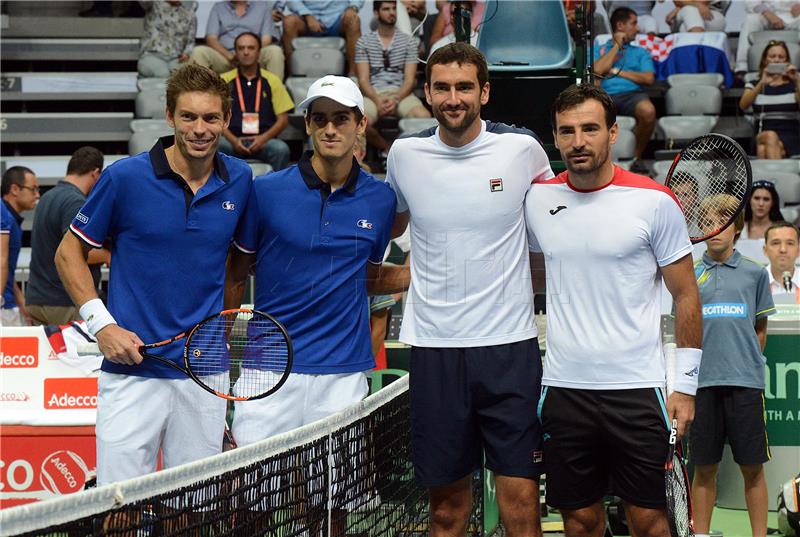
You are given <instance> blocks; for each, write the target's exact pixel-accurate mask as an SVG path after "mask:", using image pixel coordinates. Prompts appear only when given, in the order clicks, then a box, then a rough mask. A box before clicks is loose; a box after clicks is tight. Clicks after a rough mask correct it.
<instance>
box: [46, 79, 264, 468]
mask: <svg viewBox="0 0 800 537" xmlns="http://www.w3.org/2000/svg"><path fill="white" fill-rule="evenodd" d="M230 106H231V105H230V90H229V87H228V84H226V83H225V82H224V81H223V80H222V79H221V78H220V77H219V75H217V74H216V73H214V72H213V71H212V70H210V69H208V68H205V67H201V66H198V65H194V64H188V65H186V66H184V67H181V68H180V69H179V70H177V71H176V72H175V73H174V74H173V75H172V77H171V78H170V79H169V81H168V82H167V121H168V122H169V124H170V125H171V126H172V127H174V130H175V135H174V137H172V136H170V137H165V138H161V139H160V140H159V141H158V142H157V143H156V144H155V145H154V146H153V148H152V149H151V150H150V152H149V153H140V154H139V155H136V156H133V157H130V158H127V159H123V160H121V161H118V162H116V163H114V164H112V165H111V166H109V167H108V168H106V169H105V171H104V172H103V174H102V175H101V177H100V180H99V182H98V183H97V186H96V187H95V189H94V190H93V191H92V193H91V195H90V196H89V198H88V199H87V201H86V204H85V205H84V206H83V208H82V209H81V210H80V212H79V213H78V214H77V215H76V216H75V219H74V220H73V222H72V225H71V226H70V229H71V231H72V233H67V234H66V235H65V236H64V239H63V241H62V242H61V245H60V246H59V249H58V251H57V252H56V265H57V267H58V271H59V274H60V275H61V279H62V281H63V282H64V286H65V288H66V289H67V292H69V294H70V296H71V297H72V300H73V301H74V302H75V304H76V305H78V306H80V314H81V316H82V317H83V319H84V320H85V321H86V323H87V326H88V329H89V332H91V333H92V334H93V335H94V336H95V337H96V338H97V341H98V343H99V346H100V350H101V351H102V352H103V354H104V355H105V360H103V365H102V373H101V375H100V380H99V397H98V404H97V481H98V484H106V483H110V482H115V481H121V480H124V479H129V478H132V477H136V476H139V475H142V474H145V473H148V472H152V471H155V469H156V458H157V454H158V450H159V448H160V449H161V452H162V462H163V466H164V467H165V468H169V467H173V466H178V465H180V464H184V463H187V462H190V461H193V460H196V459H200V458H203V457H208V456H210V455H213V454H216V453H219V452H220V451H221V447H222V438H223V434H224V428H225V409H226V405H225V400H224V399H221V398H217V397H214V396H213V395H211V394H209V393H206V392H205V391H204V390H203V389H202V388H200V387H199V386H198V385H196V384H195V383H194V382H192V381H191V380H189V379H188V378H185V377H183V376H182V375H181V374H180V373H178V372H177V371H175V370H173V369H172V368H169V367H165V366H164V365H162V364H160V363H159V362H157V361H155V360H144V361H143V360H142V357H141V356H140V355H139V353H138V350H137V347H138V346H139V345H141V344H142V342H145V343H153V342H157V341H162V340H164V339H168V338H170V337H172V336H174V335H177V334H179V333H180V332H182V331H184V330H186V329H188V328H190V327H191V326H193V325H194V324H196V323H198V322H200V321H201V320H203V319H204V318H206V317H208V316H210V315H212V314H214V313H216V312H218V311H220V310H221V309H222V305H223V289H224V281H225V261H226V258H227V255H228V250H229V246H230V243H231V240H232V238H233V235H234V231H235V229H236V227H237V225H238V224H239V221H240V216H241V214H242V213H243V210H244V207H245V205H246V203H247V198H248V196H249V194H250V189H251V186H252V181H251V178H252V172H251V171H250V168H249V167H248V166H247V164H246V163H245V162H243V161H241V160H239V159H236V158H233V157H229V156H227V155H223V154H221V153H218V152H217V145H218V143H219V139H220V137H221V136H222V132H223V130H224V129H225V127H226V126H227V125H228V122H229V120H230ZM107 238H110V239H111V259H112V263H111V278H110V282H109V291H108V309H106V307H105V306H104V305H103V303H102V301H100V299H98V298H97V295H96V293H95V289H94V285H93V282H92V278H91V273H90V272H89V268H88V265H87V264H86V257H87V255H88V252H89V250H90V249H91V248H99V247H101V246H102V245H103V243H104V242H105V241H106V239H107ZM163 349H164V352H162V353H159V354H162V355H163V356H165V357H168V358H171V359H174V360H175V361H179V360H181V357H182V352H181V343H180V342H178V343H175V344H172V345H170V346H167V347H163Z"/></svg>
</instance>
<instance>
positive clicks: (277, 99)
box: [267, 71, 294, 116]
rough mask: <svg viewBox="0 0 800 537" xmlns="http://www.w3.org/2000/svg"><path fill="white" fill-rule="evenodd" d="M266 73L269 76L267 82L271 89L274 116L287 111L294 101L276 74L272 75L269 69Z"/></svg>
mask: <svg viewBox="0 0 800 537" xmlns="http://www.w3.org/2000/svg"><path fill="white" fill-rule="evenodd" d="M267 74H268V77H269V78H267V82H269V87H270V89H271V90H272V111H273V112H275V115H276V116H277V115H278V114H283V113H285V112H288V111H289V110H291V109H292V108H294V101H292V98H291V96H289V92H288V91H287V90H286V86H285V85H284V84H283V82H281V80H280V79H279V78H278V77H277V76H274V75H272V73H270V72H269V71H267ZM270 75H271V76H270Z"/></svg>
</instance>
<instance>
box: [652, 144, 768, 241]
mask: <svg viewBox="0 0 800 537" xmlns="http://www.w3.org/2000/svg"><path fill="white" fill-rule="evenodd" d="M752 184H753V172H752V169H751V167H750V161H749V160H748V158H747V154H746V153H745V152H744V150H743V149H742V148H741V146H740V145H739V144H737V143H736V142H735V141H734V140H732V139H731V138H728V137H727V136H723V135H722V134H716V133H711V134H706V135H704V136H700V137H698V138H695V139H694V140H692V141H691V142H690V143H689V145H687V146H686V147H685V148H683V150H681V152H680V154H679V155H678V156H677V157H676V159H675V162H673V163H672V167H671V168H670V170H669V173H668V174H667V181H666V186H667V188H669V189H670V190H672V192H673V194H675V197H676V198H678V201H679V202H680V205H681V208H682V209H683V214H684V216H685V217H686V226H687V228H688V230H689V238H690V239H691V241H692V244H696V243H698V242H702V241H705V240H708V239H710V238H711V237H714V236H716V235H718V234H719V233H721V232H722V231H723V230H724V229H725V228H727V227H728V226H729V225H730V224H731V223H733V221H734V220H735V219H736V217H737V216H739V213H741V212H742V210H744V205H745V203H747V201H748V199H749V198H750V189H751V187H752Z"/></svg>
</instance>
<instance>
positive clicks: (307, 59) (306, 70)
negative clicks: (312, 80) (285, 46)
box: [291, 47, 345, 77]
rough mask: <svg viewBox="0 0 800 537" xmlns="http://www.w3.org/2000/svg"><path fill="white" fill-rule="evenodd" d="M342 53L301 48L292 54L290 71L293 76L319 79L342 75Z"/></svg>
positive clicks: (331, 50) (343, 64)
mask: <svg viewBox="0 0 800 537" xmlns="http://www.w3.org/2000/svg"><path fill="white" fill-rule="evenodd" d="M344 66H345V57H344V53H343V52H342V51H340V50H338V49H332V48H319V47H313V48H301V49H297V50H295V51H294V52H293V53H292V60H291V70H292V75H294V76H313V77H321V76H325V75H340V74H342V73H344Z"/></svg>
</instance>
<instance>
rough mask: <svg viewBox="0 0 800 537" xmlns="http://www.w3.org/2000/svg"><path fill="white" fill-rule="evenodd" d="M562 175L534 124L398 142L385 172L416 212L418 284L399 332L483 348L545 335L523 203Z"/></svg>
mask: <svg viewBox="0 0 800 537" xmlns="http://www.w3.org/2000/svg"><path fill="white" fill-rule="evenodd" d="M551 177H553V172H552V170H551V169H550V162H549V161H548V159H547V155H546V154H545V152H544V149H543V148H542V146H541V144H540V143H539V142H538V141H537V140H536V138H535V137H534V136H533V133H531V132H530V131H528V130H525V129H518V128H515V127H509V126H508V125H504V124H500V123H491V122H482V127H481V133H480V135H479V136H478V137H477V138H476V139H475V140H473V141H472V142H470V143H469V144H467V145H465V146H463V147H450V146H448V145H446V144H445V143H444V142H442V141H441V139H440V138H439V134H438V128H433V129H429V130H427V131H423V132H422V133H419V134H417V135H415V136H412V137H408V138H402V139H399V140H397V141H396V142H395V143H394V144H393V145H392V149H391V151H390V152H389V157H388V162H387V173H386V180H387V182H388V183H389V184H390V185H391V186H392V188H393V189H394V190H395V192H396V193H397V211H398V212H405V211H409V212H410V227H411V287H410V288H409V291H408V299H407V302H406V309H405V313H404V316H403V325H402V328H401V330H400V340H401V341H403V342H405V343H408V344H409V345H414V346H420V347H482V346H488V345H501V344H505V343H513V342H516V341H522V340H525V339H530V338H534V337H536V335H537V332H536V325H535V324H534V314H533V293H532V290H531V274H530V264H529V260H528V249H527V241H526V231H525V220H524V214H523V207H524V202H525V194H526V193H527V192H528V190H529V189H530V187H531V182H532V181H534V180H544V179H547V178H551Z"/></svg>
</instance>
